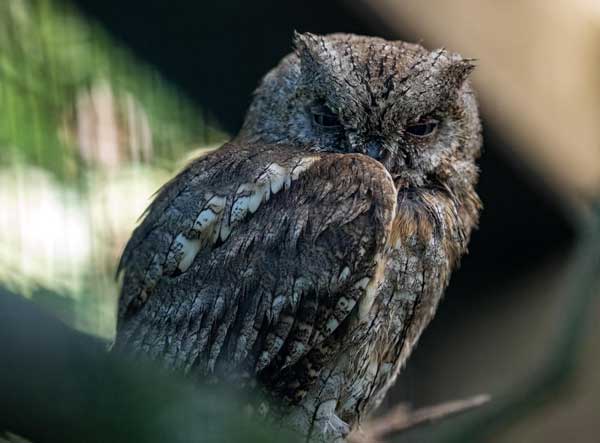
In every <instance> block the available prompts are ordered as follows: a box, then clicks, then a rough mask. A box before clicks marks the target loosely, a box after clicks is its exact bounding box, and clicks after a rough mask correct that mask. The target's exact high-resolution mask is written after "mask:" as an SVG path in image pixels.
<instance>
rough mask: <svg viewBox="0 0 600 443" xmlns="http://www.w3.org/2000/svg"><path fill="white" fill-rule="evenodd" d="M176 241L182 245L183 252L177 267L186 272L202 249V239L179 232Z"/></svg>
mask: <svg viewBox="0 0 600 443" xmlns="http://www.w3.org/2000/svg"><path fill="white" fill-rule="evenodd" d="M175 242H176V243H178V244H179V245H181V251H182V252H183V255H182V257H181V260H180V261H179V265H178V266H177V267H178V268H179V269H180V270H181V272H185V271H187V269H188V268H189V267H190V266H191V265H192V263H193V261H194V258H196V255H197V254H198V251H199V250H200V240H199V239H192V240H190V239H188V238H187V237H185V236H184V235H183V234H179V235H178V236H177V238H176V239H175Z"/></svg>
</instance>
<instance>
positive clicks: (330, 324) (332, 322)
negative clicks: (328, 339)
mask: <svg viewBox="0 0 600 443" xmlns="http://www.w3.org/2000/svg"><path fill="white" fill-rule="evenodd" d="M339 324H340V322H339V321H337V319H335V318H330V319H329V320H327V324H326V325H325V329H326V330H327V333H328V334H331V333H332V332H333V331H335V329H336V328H337V327H338V325H339Z"/></svg>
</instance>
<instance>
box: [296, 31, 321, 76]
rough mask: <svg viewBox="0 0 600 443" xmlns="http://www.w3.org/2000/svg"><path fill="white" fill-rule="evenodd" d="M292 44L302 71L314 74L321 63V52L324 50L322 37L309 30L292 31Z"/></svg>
mask: <svg viewBox="0 0 600 443" xmlns="http://www.w3.org/2000/svg"><path fill="white" fill-rule="evenodd" d="M294 46H295V48H296V54H297V55H298V58H299V59H300V65H301V67H302V72H303V73H305V74H309V73H310V74H316V73H317V72H318V71H319V70H320V69H319V67H320V66H321V65H322V62H321V54H322V52H323V50H324V42H323V38H322V37H320V36H318V35H315V34H311V33H310V32H304V33H300V32H296V31H294Z"/></svg>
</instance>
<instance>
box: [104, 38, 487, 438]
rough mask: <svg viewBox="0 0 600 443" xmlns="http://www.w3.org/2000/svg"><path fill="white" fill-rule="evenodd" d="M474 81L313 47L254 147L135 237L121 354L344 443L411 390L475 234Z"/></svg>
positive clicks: (201, 174) (402, 59)
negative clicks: (406, 383)
mask: <svg viewBox="0 0 600 443" xmlns="http://www.w3.org/2000/svg"><path fill="white" fill-rule="evenodd" d="M472 70H473V64H472V63H471V61H470V60H467V59H463V58H462V57H461V56H460V55H458V54H455V53H451V52H448V51H447V50H444V49H439V50H435V51H429V50H426V49H424V48H423V47H422V46H420V45H417V44H409V43H405V42H401V41H387V40H384V39H380V38H373V37H364V36H357V35H352V34H332V35H326V36H318V35H314V34H309V33H306V34H296V35H295V50H294V51H293V52H292V53H291V54H289V55H287V56H286V57H285V58H283V60H282V61H281V62H280V63H279V65H278V66H276V67H275V68H274V69H273V70H272V71H270V72H269V73H268V74H267V75H266V76H265V77H264V78H263V80H262V82H261V84H260V86H259V87H258V88H257V90H256V92H255V96H254V99H253V102H252V104H251V106H250V108H249V110H248V113H247V116H246V119H245V122H244V124H243V127H242V129H241V130H240V132H239V134H238V135H237V136H236V137H235V138H233V139H232V140H231V141H230V142H228V143H226V144H225V145H223V146H222V147H221V148H220V149H218V150H216V151H214V152H212V153H210V154H208V155H204V156H201V157H199V158H197V159H196V160H194V161H192V162H191V163H190V164H189V165H188V166H187V167H186V168H185V169H184V170H183V171H182V172H181V173H179V174H178V175H177V176H176V177H175V178H174V179H172V180H171V181H170V182H168V183H167V184H166V185H164V187H163V188H162V189H161V190H160V191H159V193H158V195H157V196H156V198H155V200H154V201H153V202H152V204H151V205H150V207H149V208H148V209H147V211H146V213H145V215H144V218H143V221H142V222H141V224H140V225H139V226H138V227H137V228H136V229H135V231H134V233H133V235H132V237H131V239H130V240H129V242H128V244H127V246H126V248H125V251H124V253H123V256H122V259H121V262H120V265H119V272H120V273H121V274H122V278H123V280H122V281H123V283H122V290H121V295H120V300H119V308H118V324H117V335H116V341H115V348H116V349H117V350H123V351H126V352H129V353H131V354H133V355H143V356H146V357H149V358H151V359H154V360H158V361H160V362H161V363H162V364H163V365H164V366H166V367H167V368H169V369H172V370H174V371H179V372H183V373H186V374H188V375H189V376H190V377H193V378H194V379H203V380H205V379H211V380H218V381H220V382H222V383H227V384H228V385H232V386H240V389H252V390H253V391H254V392H256V393H257V396H258V398H260V403H259V404H258V407H257V408H256V409H255V410H256V411H260V413H261V414H263V415H264V416H265V418H268V419H269V420H271V421H273V422H276V423H281V424H282V426H286V427H288V428H291V429H294V430H296V431H298V432H300V433H302V434H303V435H304V438H305V439H306V441H340V440H342V439H343V438H344V437H345V435H346V434H347V433H348V432H349V431H351V430H352V429H353V428H355V427H357V426H358V425H359V424H360V422H361V420H363V419H364V418H365V417H366V416H367V415H368V414H369V412H370V411H372V410H373V409H374V408H375V407H376V406H377V405H378V404H379V403H380V402H381V400H382V399H383V397H384V396H385V393H386V391H388V389H389V388H390V386H392V384H393V383H394V381H395V379H396V377H397V376H398V373H399V372H400V370H401V368H402V367H403V365H404V364H405V362H406V359H407V358H408V356H409V354H410V353H411V350H412V349H413V348H414V346H415V344H416V342H417V340H418V338H419V336H420V334H421V332H422V331H423V329H424V328H425V326H426V325H427V324H428V323H429V321H430V320H431V319H432V317H433V315H434V313H435V311H436V309H437V306H438V303H439V301H440V299H441V297H442V294H443V292H444V289H445V288H446V286H447V285H448V281H449V278H450V275H451V273H452V271H453V269H455V268H456V266H457V265H458V262H459V260H460V258H461V256H462V255H463V254H464V253H465V252H466V249H467V243H468V241H469V237H470V234H471V231H472V230H473V228H474V227H475V225H476V224H477V220H478V214H479V210H480V206H481V204H480V200H479V198H478V196H477V194H476V191H475V189H474V187H475V185H476V182H477V178H478V168H477V166H476V159H477V157H478V156H479V153H480V146H481V129H480V122H479V117H478V111H477V105H476V100H475V98H474V95H473V91H472V89H471V87H470V85H469V82H468V79H467V77H468V76H469V73H470V72H471V71H472ZM242 387H243V388H242Z"/></svg>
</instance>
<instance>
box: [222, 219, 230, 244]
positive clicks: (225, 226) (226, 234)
mask: <svg viewBox="0 0 600 443" xmlns="http://www.w3.org/2000/svg"><path fill="white" fill-rule="evenodd" d="M229 234H231V225H229V223H223V224H222V225H221V240H223V241H225V240H227V238H228V237H229Z"/></svg>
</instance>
